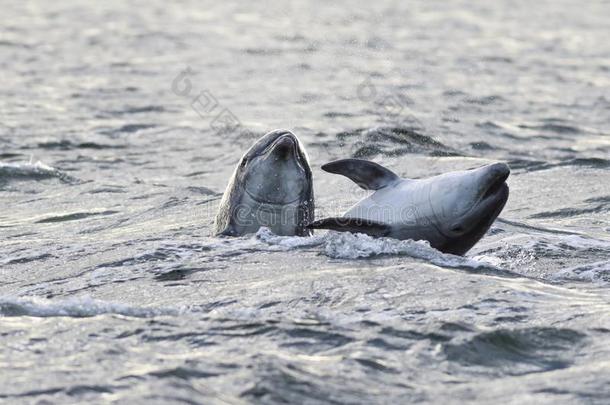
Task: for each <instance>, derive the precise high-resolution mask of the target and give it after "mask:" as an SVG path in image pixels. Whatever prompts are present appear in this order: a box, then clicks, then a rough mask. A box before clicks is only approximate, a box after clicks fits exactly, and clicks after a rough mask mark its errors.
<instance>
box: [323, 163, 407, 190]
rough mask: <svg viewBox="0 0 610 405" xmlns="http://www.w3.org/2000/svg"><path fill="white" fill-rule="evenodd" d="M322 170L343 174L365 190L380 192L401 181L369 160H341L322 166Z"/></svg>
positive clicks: (389, 171)
mask: <svg viewBox="0 0 610 405" xmlns="http://www.w3.org/2000/svg"><path fill="white" fill-rule="evenodd" d="M322 170H324V171H327V172H329V173H336V174H342V175H343V176H345V177H347V178H349V179H351V180H352V181H353V182H354V183H356V184H357V185H358V186H359V187H360V188H363V189H365V190H379V189H380V188H383V187H385V186H387V185H388V184H391V183H393V182H395V181H397V180H399V179H400V177H398V176H397V175H396V174H395V173H394V172H392V171H391V170H389V169H386V168H385V167H383V166H381V165H379V164H377V163H375V162H370V161H368V160H361V159H341V160H335V161H334V162H330V163H326V164H325V165H322Z"/></svg>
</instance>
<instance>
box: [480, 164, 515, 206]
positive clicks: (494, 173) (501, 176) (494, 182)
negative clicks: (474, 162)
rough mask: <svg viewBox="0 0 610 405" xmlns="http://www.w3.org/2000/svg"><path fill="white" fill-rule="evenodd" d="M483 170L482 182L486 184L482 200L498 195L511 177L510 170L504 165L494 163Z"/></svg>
mask: <svg viewBox="0 0 610 405" xmlns="http://www.w3.org/2000/svg"><path fill="white" fill-rule="evenodd" d="M481 169H482V170H483V173H482V178H481V180H482V184H484V188H483V189H482V194H481V195H482V198H486V197H489V196H491V195H494V194H496V192H497V191H499V190H500V189H501V188H502V186H503V185H504V182H505V181H506V179H507V178H508V176H509V175H510V168H509V167H508V165H506V164H504V163H494V164H491V165H489V166H485V167H482V168H481Z"/></svg>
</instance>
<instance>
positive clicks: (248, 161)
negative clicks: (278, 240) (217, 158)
mask: <svg viewBox="0 0 610 405" xmlns="http://www.w3.org/2000/svg"><path fill="white" fill-rule="evenodd" d="M313 219H314V198H313V180H312V176H311V168H310V167H309V162H308V160H307V155H306V154H305V151H304V150H303V148H302V146H301V144H300V142H299V140H298V139H297V137H296V136H295V135H294V134H293V133H292V132H290V131H286V130H281V129H278V130H275V131H271V132H269V133H268V134H266V135H265V136H263V137H262V138H261V139H259V140H258V141H257V142H256V143H255V144H254V145H252V147H251V148H250V149H249V150H248V151H247V152H246V153H245V154H244V155H243V156H242V158H241V160H240V161H239V163H238V165H237V168H236V169H235V172H234V173H233V176H232V177H231V180H229V185H228V186H227V189H226V190H225V193H224V195H223V197H222V200H221V202H220V207H219V209H218V213H217V214H216V220H215V221H214V233H215V234H216V235H227V236H240V235H244V234H248V233H254V232H256V231H257V230H258V229H259V228H260V227H261V226H266V227H268V228H270V229H271V231H272V232H273V233H275V234H277V235H298V236H306V235H311V233H312V231H311V230H310V229H309V228H307V227H306V225H307V224H308V223H309V222H311V221H313Z"/></svg>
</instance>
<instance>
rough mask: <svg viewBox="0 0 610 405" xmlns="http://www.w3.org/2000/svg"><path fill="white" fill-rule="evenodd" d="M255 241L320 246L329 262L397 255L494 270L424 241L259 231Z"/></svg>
mask: <svg viewBox="0 0 610 405" xmlns="http://www.w3.org/2000/svg"><path fill="white" fill-rule="evenodd" d="M256 238H257V239H258V240H260V241H262V242H264V243H266V244H268V245H272V246H276V247H279V248H280V249H281V250H291V249H297V248H303V247H315V246H321V245H322V246H323V249H324V250H323V252H324V254H325V255H326V256H328V257H330V258H333V259H360V258H368V257H374V256H381V255H401V256H410V257H413V258H416V259H424V260H427V261H429V262H431V263H433V264H436V265H438V266H444V267H470V268H478V267H494V266H493V265H490V264H489V263H485V262H479V261H477V260H473V259H469V258H464V257H462V256H455V255H450V254H444V253H441V252H439V251H438V250H436V249H434V248H432V247H431V246H430V244H429V243H428V242H425V241H413V240H398V239H392V238H373V237H371V236H369V235H365V234H361V233H357V234H353V233H349V232H333V231H330V232H328V233H326V234H324V235H320V236H318V235H316V236H311V237H298V236H278V235H275V234H273V233H272V232H271V231H270V230H269V229H268V228H261V229H260V230H259V231H258V232H257V234H256Z"/></svg>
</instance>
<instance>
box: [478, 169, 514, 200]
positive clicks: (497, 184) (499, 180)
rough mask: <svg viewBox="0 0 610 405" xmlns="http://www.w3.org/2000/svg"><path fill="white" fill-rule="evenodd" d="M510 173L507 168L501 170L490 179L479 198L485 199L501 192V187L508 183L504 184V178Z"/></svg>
mask: <svg viewBox="0 0 610 405" xmlns="http://www.w3.org/2000/svg"><path fill="white" fill-rule="evenodd" d="M509 175H510V171H509V170H508V169H507V170H506V171H504V170H502V171H501V172H500V173H499V174H498V176H497V177H496V178H495V179H493V180H492V181H491V183H490V184H489V185H488V187H487V190H486V191H485V192H484V193H483V195H482V197H481V200H486V199H487V198H493V197H494V196H497V195H498V194H499V193H502V192H503V189H504V188H505V187H506V188H508V185H507V184H506V179H508V176H509Z"/></svg>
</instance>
